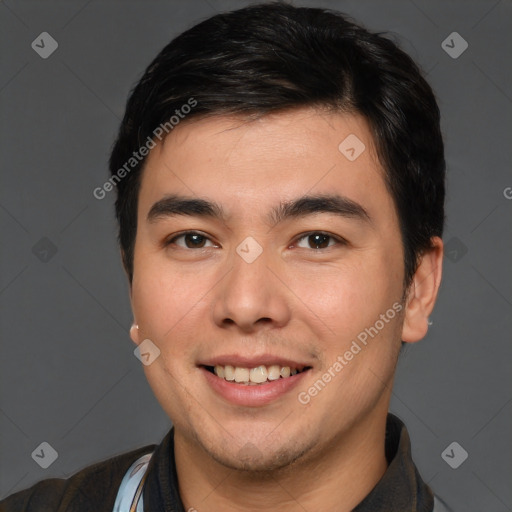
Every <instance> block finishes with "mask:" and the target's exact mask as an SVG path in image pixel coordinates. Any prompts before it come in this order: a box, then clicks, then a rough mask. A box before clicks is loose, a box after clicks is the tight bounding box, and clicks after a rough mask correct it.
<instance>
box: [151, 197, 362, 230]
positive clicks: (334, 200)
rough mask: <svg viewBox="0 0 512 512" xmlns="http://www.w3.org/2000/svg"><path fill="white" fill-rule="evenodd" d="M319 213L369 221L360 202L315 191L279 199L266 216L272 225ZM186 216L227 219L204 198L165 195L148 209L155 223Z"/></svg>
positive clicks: (216, 205) (212, 203) (220, 208)
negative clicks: (292, 198) (296, 196)
mask: <svg viewBox="0 0 512 512" xmlns="http://www.w3.org/2000/svg"><path fill="white" fill-rule="evenodd" d="M319 213H332V214H334V215H338V216H340V217H345V218H353V219H356V220H360V221H364V222H368V223H371V222H372V219H371V217H370V215H369V214H368V212H367V211H366V209H365V208H364V207H363V206H361V205H360V204H359V203H357V202H355V201H353V200H352V199H349V198H348V197H344V196H341V195H337V194H334V195H333V194H316V195H308V196H303V197H300V198H297V199H295V200H292V201H284V202H281V203H280V204H279V205H278V206H277V207H274V208H273V209H272V210H271V211H270V213H269V214H268V216H267V219H268V221H269V223H270V224H271V225H272V226H275V225H277V224H279V223H281V222H284V221H285V220H288V219H290V218H298V217H305V216H307V215H314V214H319ZM178 215H185V216H191V217H205V218H212V219H219V220H221V221H223V222H226V221H227V215H226V212H225V211H224V209H223V208H222V206H221V205H220V204H218V203H216V202H214V201H210V200H207V199H201V198H195V197H187V196H179V195H168V196H165V197H164V198H162V199H160V200H159V201H157V202H156V203H155V204H153V206H152V207H151V209H150V210H149V212H148V215H147V221H148V222H150V223H154V222H156V221H158V220H160V219H163V218H167V217H174V216H178Z"/></svg>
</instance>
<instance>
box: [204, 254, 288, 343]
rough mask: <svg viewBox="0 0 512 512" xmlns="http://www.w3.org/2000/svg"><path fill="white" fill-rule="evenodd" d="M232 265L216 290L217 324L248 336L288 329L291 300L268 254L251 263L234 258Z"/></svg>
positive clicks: (215, 310) (214, 310)
mask: <svg viewBox="0 0 512 512" xmlns="http://www.w3.org/2000/svg"><path fill="white" fill-rule="evenodd" d="M231 263H232V266H231V270H230V271H229V272H228V273H227V274H226V276H225V277H224V278H223V279H222V281H221V282H220V283H219V286H218V287H216V294H215V298H214V300H215V303H214V307H213V315H214V321H215V323H216V324H217V325H218V326H219V327H223V328H230V329H235V330H236V329H238V330H240V331H243V332H244V334H249V333H254V332H257V331H259V330H262V329H271V328H276V327H283V326H284V325H286V324H287V323H288V322H289V320H290V316H291V308H290V297H289V296H288V295H289V294H287V289H286V286H285V285H284V284H283V282H282V281H281V280H280V279H278V278H277V277H276V275H275V274H276V271H275V269H274V268H272V269H271V268H270V267H269V263H270V258H269V257H267V255H266V254H265V251H263V253H262V254H261V255H260V256H259V257H258V258H257V259H256V260H255V261H253V262H251V263H247V262H246V261H244V260H243V259H242V258H241V257H240V256H239V255H238V254H234V255H233V258H231Z"/></svg>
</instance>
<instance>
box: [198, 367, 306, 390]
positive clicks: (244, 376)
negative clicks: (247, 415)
mask: <svg viewBox="0 0 512 512" xmlns="http://www.w3.org/2000/svg"><path fill="white" fill-rule="evenodd" d="M203 368H205V370H207V371H208V372H210V373H212V374H214V375H216V376H217V377H219V378H220V379H223V380H225V381H227V382H232V383H236V384H242V385H245V386H261V385H264V384H269V383H271V382H274V381H277V380H280V379H288V378H290V377H293V376H294V375H297V374H298V373H303V372H305V371H307V370H310V369H311V366H302V367H294V366H282V365H278V364H272V365H264V364H261V365H259V366H256V367H253V368H248V367H243V366H232V365H230V364H227V365H215V366H207V365H203Z"/></svg>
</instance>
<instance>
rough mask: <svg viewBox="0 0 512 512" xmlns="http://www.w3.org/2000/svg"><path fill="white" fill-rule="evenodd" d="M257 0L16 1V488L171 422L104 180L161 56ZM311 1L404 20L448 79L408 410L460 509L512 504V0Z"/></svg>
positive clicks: (440, 82) (12, 112) (2, 423)
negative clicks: (430, 282)
mask: <svg viewBox="0 0 512 512" xmlns="http://www.w3.org/2000/svg"><path fill="white" fill-rule="evenodd" d="M247 3H248V2H242V1H239V2H235V1H215V0H208V1H206V0H197V1H187V2H176V1H166V2H162V1H160V2H157V1H154V2H142V1H139V2H133V1H131V2H127V1H125V2H112V1H109V2H100V1H80V2H75V1H66V2H42V1H38V2H35V1H34V2H31V1H13V0H9V1H7V2H6V1H4V2H2V3H1V4H0V15H1V24H0V38H1V48H2V52H1V53H2V55H1V58H2V71H1V76H0V100H1V103H2V121H1V126H0V130H1V132H0V141H1V142H0V144H1V147H0V153H1V156H2V162H3V165H2V171H1V189H0V190H1V191H0V223H1V224H0V228H1V233H2V242H1V248H2V252H1V255H2V257H1V262H0V265H1V266H0V272H1V273H0V328H1V339H2V356H1V358H0V365H1V366H0V390H1V394H0V400H1V403H0V406H1V409H0V433H1V437H0V450H1V451H0V453H1V457H0V481H1V482H0V497H5V496H7V495H8V494H11V493H13V492H16V491H19V490H21V489H24V488H26V487H28V486H30V485H32V484H33V483H35V482H37V481H39V480H41V479H45V478H49V477H68V476H69V475H71V474H73V473H74V472H76V471H78V470H79V469H81V468H83V467H85V466H87V465H89V464H92V463H94V462H98V461H100V460H103V459H106V458H108V457H111V456H114V455H116V454H119V453H122V452H125V451H128V450H131V449H134V448H137V447H140V446H143V445H145V444H150V443H159V442H160V440H161V439H162V437H163V436H164V435H165V433H166V432H167V430H168V429H169V427H170V420H169V419H168V418H167V416H166V415H165V413H164V412H163V411H162V410H161V408H160V406H159V404H158V402H157V401H156V399H155V398H154V396H153V394H152V392H151V390H150V388H149V385H148V384H147V382H146V380H145V377H144V373H143V371H142V368H141V363H140V362H139V360H138V359H136V357H135V356H134V354H133V349H134V345H133V344H132V342H131V340H130V339H129V336H128V328H129V326H130V324H131V313H130V308H129V300H128V287H127V283H126V280H125V276H124V274H123V271H122V269H121V265H120V260H119V256H118V250H117V247H116V241H115V235H116V226H115V223H114V218H113V200H114V193H113V192H111V193H110V194H108V196H107V197H106V198H105V199H103V200H101V201H99V200H97V199H95V198H94V197H93V195H92V190H93V189H94V188H95V187H97V186H101V185H102V184H103V183H104V181H105V180H106V178H107V177H108V176H107V164H106V161H107V158H108V154H109V149H110V147H111V144H112V142H113V139H114V135H115V132H116V130H117V127H118V125H119V121H120V118H121V116H122V114H123V111H124V105H125V101H126V98H127V94H128V91H129V89H130V88H131V86H132V85H133V84H134V83H135V81H136V80H137V79H138V78H140V76H141V73H142V72H143V70H144V68H145V67H146V66H147V65H148V64H149V62H150V60H152V59H153V57H154V56H155V55H156V53H157V52H158V51H160V49H161V48H162V47H163V46H164V45H165V44H167V43H168V41H170V39H171V38H173V37H174V36H176V35H177V34H178V33H180V32H181V31H183V30H184V29H186V28H188V27H189V26H191V25H193V24H195V23H196V22H198V21H200V20H202V19H204V18H206V17H209V16H210V15H212V14H214V13H215V12H217V11H223V10H228V9H232V8H236V7H242V6H243V5H246V4H247ZM294 3H295V5H316V6H324V7H330V8H335V9H339V10H341V11H344V12H346V13H348V14H349V15H350V16H352V17H354V18H355V19H356V20H359V21H360V22H362V23H364V24H365V25H366V26H367V27H368V28H370V29H372V30H387V31H391V32H392V33H393V34H394V37H395V38H396V39H397V40H398V41H399V42H400V43H401V44H402V46H403V48H404V49H405V50H406V51H408V52H409V53H410V54H411V56H412V57H413V58H414V59H416V60H417V62H418V63H419V64H420V65H421V66H422V67H423V69H424V70H425V71H426V72H427V73H428V79H429V81H430V83H431V84H432V86H433V87H434V89H435V91H436V94H437V96H438V99H439V104H440V108H441V111H442V115H443V132H444V134H445V142H446V157H447V163H448V197H447V216H448V221H447V226H446V236H445V242H446V245H447V257H446V261H445V269H444V281H443V284H442V288H441V293H440V297H439V302H438V304H437V307H436V310H435V312H434V314H433V316H432V321H433V325H432V326H431V328H430V331H429V333H428V335H427V337H426V338H425V339H424V340H423V341H422V342H421V343H419V344H416V345H414V346H411V347H410V348H408V350H407V351H406V353H405V354H404V356H403V357H402V359H401V362H400V364H399V370H398V374H397V379H396V385H395V391H394V395H393V400H392V405H391V409H392V411H393V412H395V413H396V414H398V415H399V416H400V417H401V418H402V419H403V420H404V421H405V423H406V424H407V426H408V428H409V431H410V434H411V438H412V446H413V455H414V458H415V461H416V463H417V465H418V467H419V469H420V472H421V473H422V475H423V477H424V479H425V480H426V481H427V482H429V483H430V484H431V485H432V487H433V488H434V490H435V491H436V492H437V493H438V494H439V495H440V496H442V497H443V498H444V499H445V500H446V502H447V503H448V504H450V505H451V506H452V507H453V508H454V509H455V511H465V512H482V511H485V512H493V511H496V512H501V511H506V510H512V485H510V482H511V477H512V443H511V437H510V431H511V430H512V429H511V413H512V406H511V402H512V386H511V380H512V378H511V375H512V371H511V370H512V368H511V367H512V357H511V352H512V348H511V347H512V344H511V336H510V333H511V331H512V322H511V318H512V315H511V314H510V313H511V303H512V279H511V272H510V262H511V261H512V257H511V256H512V236H511V226H512V224H511V222H510V220H511V210H512V200H508V199H507V198H506V197H505V196H506V195H509V197H510V196H511V195H512V191H511V194H508V193H507V191H509V190H511V189H508V188H507V187H512V176H511V173H510V136H511V124H512V123H511V106H512V99H511V98H512V94H511V92H510V91H511V87H510V86H511V82H512V80H511V73H510V66H509V65H508V64H507V63H508V62H509V55H510V48H511V35H510V34H511V31H512V30H511V28H512V27H511V22H510V20H511V19H512V4H511V2H510V1H505V0H502V1H464V2H463V1H458V2H455V1H452V2H443V1H430V2H427V1H422V2H420V1H419V0H415V1H391V2H382V1H377V0H375V1H359V2H357V1H352V2H349V1H330V2H329V1H319V2H294ZM43 31H46V32H49V33H50V34H51V35H52V37H54V38H55V39H56V40H57V42H58V44H59V47H58V49H57V50H56V51H55V53H53V54H52V55H51V56H50V57H49V58H48V59H42V58H41V57H40V56H39V55H38V54H37V53H36V52H35V51H34V50H33V49H32V48H31V43H32V41H34V40H35V39H36V38H37V37H38V36H39V34H40V33H41V32H43ZM454 31H456V32H458V33H459V34H460V35H461V36H462V37H463V38H464V39H465V40H466V41H467V42H468V44H469V47H468V49H467V50H466V51H465V52H464V53H463V54H462V55H460V57H458V58H456V59H454V58H452V57H450V56H449V55H448V54H447V53H446V52H445V51H444V49H443V48H442V46H441V43H442V42H443V41H444V40H445V39H446V38H447V36H448V35H449V34H451V33H452V32H454ZM205 44H207V41H205ZM48 240H49V241H50V242H51V244H53V246H54V248H55V249H56V252H55V253H53V252H54V250H55V249H53V248H52V245H51V244H50V242H49V241H48ZM44 441H45V442H48V443H49V444H50V445H51V446H52V447H54V448H55V450H57V452H58V458H57V460H56V461H55V462H54V463H53V464H52V465H51V466H50V467H49V468H48V469H42V468H40V467H39V465H38V464H36V462H35V461H34V460H33V458H32V457H31V454H32V453H33V451H34V450H35V449H36V448H37V447H38V446H39V445H40V443H42V442H44ZM453 441H456V442H458V443H459V444H460V445H461V446H462V447H463V448H464V449H465V450H466V451H467V452H468V454H469V457H468V459H467V460H466V461H465V462H464V463H463V464H462V465H460V467H458V468H457V469H452V468H451V467H450V466H449V465H448V464H447V463H446V462H445V460H443V458H442V457H441V453H442V452H443V450H444V449H445V448H446V447H447V446H448V445H449V444H450V443H452V442H453ZM455 456H456V457H459V456H460V455H459V453H458V452H457V451H456V452H455Z"/></svg>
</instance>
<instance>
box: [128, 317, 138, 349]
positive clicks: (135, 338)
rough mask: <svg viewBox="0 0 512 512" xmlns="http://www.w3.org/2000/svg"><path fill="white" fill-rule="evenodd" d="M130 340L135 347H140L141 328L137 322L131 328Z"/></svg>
mask: <svg viewBox="0 0 512 512" xmlns="http://www.w3.org/2000/svg"><path fill="white" fill-rule="evenodd" d="M130 338H131V339H132V341H133V342H134V343H135V345H139V343H140V339H139V326H138V325H137V324H136V323H135V322H134V323H133V324H132V326H131V327H130Z"/></svg>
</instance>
